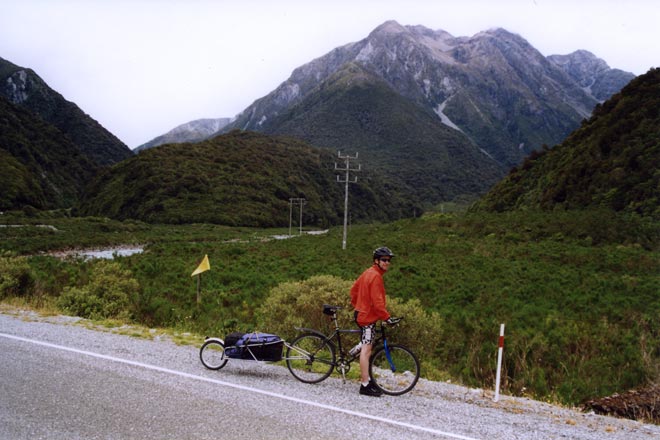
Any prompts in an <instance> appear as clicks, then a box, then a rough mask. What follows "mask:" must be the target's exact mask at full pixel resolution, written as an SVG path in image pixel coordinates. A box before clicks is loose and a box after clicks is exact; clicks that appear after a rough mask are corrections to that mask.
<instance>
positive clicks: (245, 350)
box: [225, 332, 284, 362]
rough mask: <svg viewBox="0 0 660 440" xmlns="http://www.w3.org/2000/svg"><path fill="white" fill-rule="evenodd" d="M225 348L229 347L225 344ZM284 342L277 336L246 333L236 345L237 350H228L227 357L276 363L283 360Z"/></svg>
mask: <svg viewBox="0 0 660 440" xmlns="http://www.w3.org/2000/svg"><path fill="white" fill-rule="evenodd" d="M225 347H228V346H227V345H226V344H225ZM283 348H284V341H283V340H282V338H280V337H279V336H277V335H272V334H269V333H260V332H253V333H246V334H244V335H243V336H242V337H241V338H240V339H239V340H238V341H237V342H236V344H235V348H231V347H229V348H227V349H226V351H225V353H226V354H227V357H229V358H234V359H251V360H255V359H256V360H258V361H270V362H275V361H279V360H282V349H283Z"/></svg>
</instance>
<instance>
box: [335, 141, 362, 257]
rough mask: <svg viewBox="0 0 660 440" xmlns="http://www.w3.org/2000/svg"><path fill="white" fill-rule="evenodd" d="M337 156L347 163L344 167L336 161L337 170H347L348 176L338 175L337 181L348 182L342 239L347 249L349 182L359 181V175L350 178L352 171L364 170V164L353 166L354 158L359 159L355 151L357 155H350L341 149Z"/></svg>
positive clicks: (345, 192) (345, 191) (344, 247)
mask: <svg viewBox="0 0 660 440" xmlns="http://www.w3.org/2000/svg"><path fill="white" fill-rule="evenodd" d="M337 157H339V159H342V160H345V161H346V164H345V165H344V168H339V167H338V166H337V162H335V170H336V171H345V172H346V177H344V180H341V177H339V175H337V182H339V183H344V184H346V189H345V190H344V237H343V239H342V241H341V248H342V249H346V227H347V225H348V184H349V183H357V176H353V180H351V178H350V172H351V171H354V172H357V171H361V170H362V165H360V164H358V167H357V168H351V161H352V160H357V158H358V153H355V156H349V155H348V154H347V155H345V156H342V155H341V151H338V152H337Z"/></svg>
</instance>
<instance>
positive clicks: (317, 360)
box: [285, 334, 335, 383]
mask: <svg viewBox="0 0 660 440" xmlns="http://www.w3.org/2000/svg"><path fill="white" fill-rule="evenodd" d="M285 358H286V366H287V367H288V368H289V371H290V372H291V374H293V377H295V378H296V379H298V380H299V381H301V382H305V383H318V382H321V381H322V380H325V379H326V378H327V377H328V376H330V373H332V369H333V367H334V365H335V349H334V347H333V346H332V345H331V344H330V343H328V342H327V341H326V340H325V338H323V337H321V336H319V335H314V334H304V335H300V336H299V337H297V338H296V339H295V340H294V341H293V342H292V343H291V344H290V345H289V346H287V349H286V356H285Z"/></svg>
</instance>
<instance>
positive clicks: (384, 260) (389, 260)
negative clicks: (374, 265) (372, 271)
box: [378, 258, 392, 263]
mask: <svg viewBox="0 0 660 440" xmlns="http://www.w3.org/2000/svg"><path fill="white" fill-rule="evenodd" d="M378 260H379V261H382V262H383V263H390V262H391V261H392V259H391V258H379V259H378Z"/></svg>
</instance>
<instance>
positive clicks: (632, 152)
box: [476, 69, 660, 219]
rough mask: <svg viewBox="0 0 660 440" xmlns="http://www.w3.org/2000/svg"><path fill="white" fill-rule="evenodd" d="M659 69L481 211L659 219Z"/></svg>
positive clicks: (518, 175) (502, 186) (530, 165)
mask: <svg viewBox="0 0 660 440" xmlns="http://www.w3.org/2000/svg"><path fill="white" fill-rule="evenodd" d="M658 164H660V69H652V70H650V71H649V72H648V73H646V74H644V75H641V76H639V77H637V78H635V79H634V80H633V81H632V82H631V83H630V84H629V85H627V86H626V87H624V88H623V89H622V90H621V92H620V93H618V94H616V95H614V96H613V97H612V98H610V99H609V100H608V101H606V102H605V103H604V104H602V105H599V106H597V107H596V109H595V110H594V113H593V116H592V117H591V118H590V119H589V120H588V121H585V122H584V123H583V124H582V126H581V127H580V128H579V129H578V130H576V131H575V132H573V133H572V134H571V135H570V136H569V137H568V138H567V139H566V140H565V141H564V142H563V143H562V144H561V145H559V146H557V147H555V148H553V149H551V150H549V149H545V150H544V151H543V152H541V153H536V154H532V155H531V156H530V157H529V158H527V159H526V160H525V162H524V163H523V164H522V166H520V167H519V168H515V169H513V170H512V171H511V173H510V174H509V175H508V176H507V177H506V178H505V179H504V180H503V181H502V182H500V183H499V184H497V185H496V186H495V187H494V188H493V189H492V190H491V191H490V192H489V193H488V194H487V195H486V196H485V197H483V198H482V199H481V200H480V201H479V203H478V204H477V206H476V208H477V209H486V210H496V211H504V210H511V209H528V208H541V209H546V210H549V209H557V208H562V209H574V208H583V207H588V206H604V207H607V208H610V209H612V210H615V211H629V212H636V213H639V214H642V215H649V216H653V217H654V218H656V219H660V168H659V167H658Z"/></svg>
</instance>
